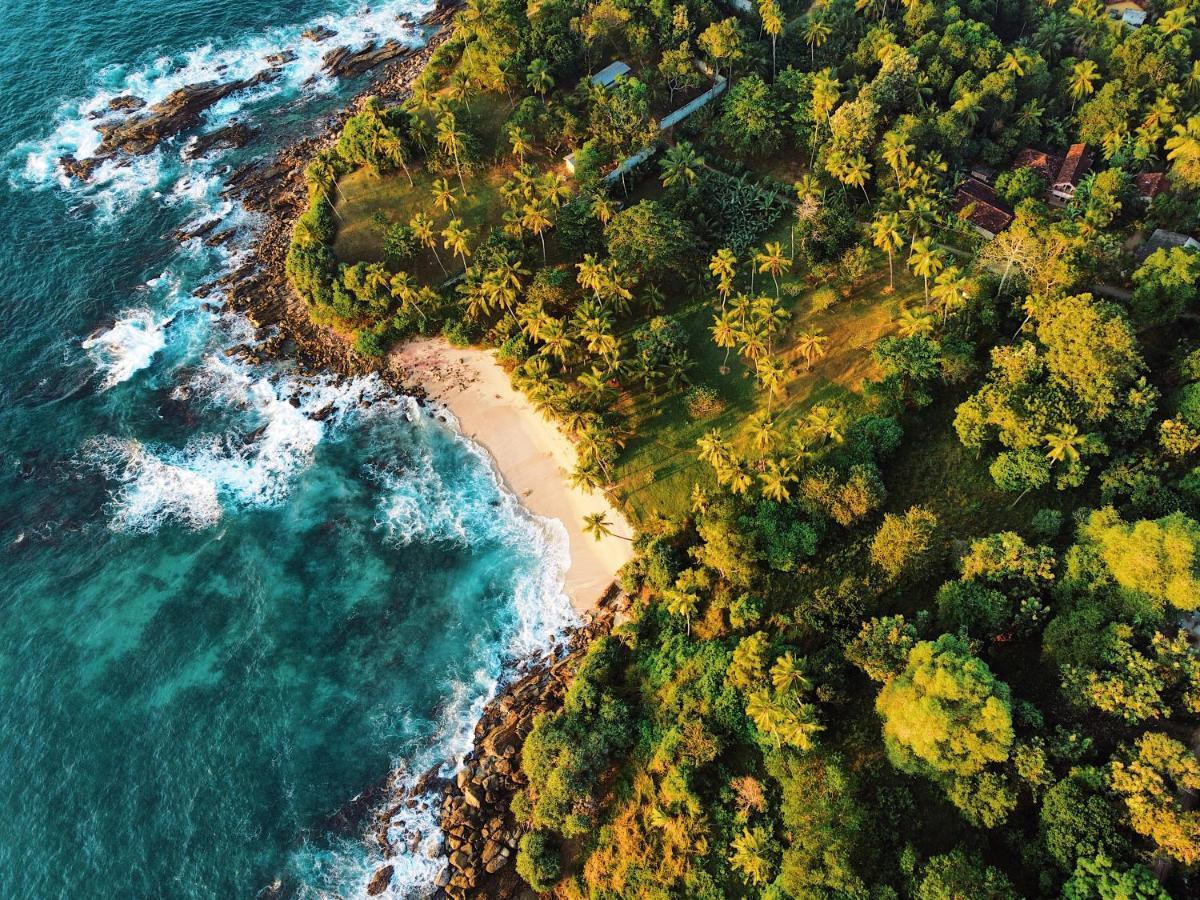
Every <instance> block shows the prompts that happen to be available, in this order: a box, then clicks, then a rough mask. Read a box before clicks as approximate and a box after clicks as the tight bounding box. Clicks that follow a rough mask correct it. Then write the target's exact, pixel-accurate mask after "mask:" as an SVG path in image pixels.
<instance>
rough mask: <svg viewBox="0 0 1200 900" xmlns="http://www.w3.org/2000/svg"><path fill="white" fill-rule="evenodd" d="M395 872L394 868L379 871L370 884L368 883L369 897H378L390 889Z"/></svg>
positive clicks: (388, 867) (384, 868) (386, 867)
mask: <svg viewBox="0 0 1200 900" xmlns="http://www.w3.org/2000/svg"><path fill="white" fill-rule="evenodd" d="M393 871H395V870H394V869H393V867H392V866H384V867H383V868H382V869H377V870H376V872H375V874H374V875H372V876H371V880H370V882H368V883H367V896H369V897H378V896H379V895H380V894H382V893H383V892H384V891H386V890H387V889H388V886H389V885H390V884H391V883H392V872H393Z"/></svg>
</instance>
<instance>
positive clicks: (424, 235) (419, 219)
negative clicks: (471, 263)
mask: <svg viewBox="0 0 1200 900" xmlns="http://www.w3.org/2000/svg"><path fill="white" fill-rule="evenodd" d="M408 227H409V228H411V229H412V233H413V237H414V238H416V239H417V241H418V243H420V244H421V245H422V246H423V247H425V248H426V249H428V250H432V251H433V258H434V259H436V260H437V264H438V267H439V268H440V269H441V270H442V274H443V275H445V274H447V273H446V266H445V265H444V264H443V263H442V257H441V255H440V254H439V253H438V252H437V232H435V231H434V226H433V219H431V218H430V217H429V216H427V215H425V213H423V212H416V213H414V214H413V217H412V218H411V219H409V220H408Z"/></svg>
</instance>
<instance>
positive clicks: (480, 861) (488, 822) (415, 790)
mask: <svg viewBox="0 0 1200 900" xmlns="http://www.w3.org/2000/svg"><path fill="white" fill-rule="evenodd" d="M628 607H629V601H628V598H627V597H626V596H625V595H624V594H622V593H621V592H620V591H619V590H618V589H617V587H616V585H613V587H611V588H610V589H609V591H608V593H607V594H605V596H604V598H603V599H602V600H601V601H600V603H599V605H598V606H597V608H596V611H595V613H594V614H593V616H592V618H591V620H590V621H589V622H587V623H585V624H584V625H581V626H580V627H579V628H577V629H575V630H574V631H572V632H571V633H570V634H569V635H567V636H566V637H565V638H564V641H563V643H562V644H560V645H559V646H558V647H557V648H556V649H555V650H554V651H553V652H551V653H548V654H546V655H545V656H543V657H541V658H539V659H536V660H523V661H519V662H518V663H517V664H515V665H514V667H513V672H514V675H513V677H511V678H510V680H509V681H507V682H506V683H505V684H504V685H503V686H502V687H501V689H500V691H499V692H498V693H497V694H496V696H495V697H493V698H492V699H491V700H490V701H489V702H488V704H487V706H486V707H485V708H484V711H483V714H482V715H481V716H480V718H479V721H478V722H477V723H476V725H475V734H474V740H473V745H472V749H471V752H470V753H468V754H467V756H466V757H465V758H464V760H463V762H462V767H461V768H460V769H459V770H458V772H457V773H456V774H455V775H454V777H453V778H450V779H447V778H444V777H443V776H442V775H441V771H442V770H443V769H444V767H445V765H446V764H447V763H452V761H449V760H448V761H447V763H443V764H442V765H439V766H435V767H434V768H433V769H431V770H430V771H429V772H426V773H425V775H423V776H422V777H421V778H419V779H418V780H417V781H416V782H415V783H414V784H413V785H412V786H411V787H410V788H409V789H407V790H406V791H404V792H403V793H401V794H400V795H399V796H398V797H394V798H393V799H392V800H391V801H390V802H388V803H387V804H386V805H384V806H382V807H380V808H379V809H378V810H377V812H376V813H375V815H374V817H373V821H372V822H371V824H370V825H369V826H368V827H367V829H366V831H367V832H368V833H370V834H373V835H374V837H375V840H376V842H377V843H378V845H379V848H380V850H381V851H382V852H383V854H384V856H385V858H387V859H391V858H394V857H395V856H396V854H398V853H411V852H418V850H417V848H416V845H415V842H414V843H412V844H408V845H406V844H405V843H404V841H403V840H401V841H400V842H399V844H397V842H395V841H393V840H392V837H391V823H392V820H393V819H395V818H396V816H397V815H398V814H399V813H400V812H401V811H402V810H403V809H405V808H406V807H407V808H410V809H411V808H415V807H417V806H418V805H419V804H422V803H429V802H430V798H431V797H438V798H440V810H439V824H440V827H441V832H442V842H443V843H442V845H441V850H442V853H443V854H444V855H445V856H446V858H447V866H446V868H444V869H443V870H442V872H441V874H440V876H439V878H438V881H437V885H436V891H435V893H434V894H433V896H434V897H435V898H449V900H466V898H488V900H508V898H515V897H521V896H533V893H532V892H531V891H530V889H529V888H528V886H527V885H526V884H525V882H524V881H523V880H522V879H521V877H520V876H519V875H518V874H517V872H516V867H515V865H514V864H513V863H514V860H515V858H516V853H517V843H518V841H519V840H520V839H521V836H522V834H523V833H524V830H523V828H522V826H521V825H520V824H519V823H518V822H517V821H516V819H515V817H514V816H513V814H512V811H511V809H510V805H511V804H512V799H513V796H514V795H515V794H516V793H517V791H519V790H521V788H522V787H524V785H525V776H524V774H523V773H522V771H521V758H520V757H521V747H522V746H523V745H524V742H525V738H526V736H527V735H528V734H529V732H530V730H531V729H532V728H533V721H534V719H535V718H536V717H537V716H538V715H539V714H541V713H543V712H553V711H555V710H557V709H558V708H559V707H561V706H562V701H563V696H564V695H565V694H566V690H567V688H568V687H569V686H570V683H571V679H572V678H573V676H574V674H575V671H576V670H577V669H578V666H579V663H580V661H581V660H582V659H583V655H584V653H585V652H586V650H587V647H588V645H589V644H590V643H591V642H592V641H593V640H594V639H595V638H597V637H600V636H601V635H604V634H607V633H608V632H610V631H611V630H612V629H613V627H614V625H615V624H616V623H617V622H618V621H619V619H620V617H621V616H622V615H623V614H624V613H625V612H626V611H627V610H628ZM402 837H403V836H402ZM393 871H394V869H393V866H392V864H390V863H389V864H385V865H383V866H381V867H379V868H378V869H376V870H375V872H374V874H373V876H372V877H371V879H370V881H369V883H368V885H367V893H368V895H370V896H376V895H379V894H382V893H383V892H384V891H386V890H387V889H388V887H389V886H390V884H391V880H392V875H393Z"/></svg>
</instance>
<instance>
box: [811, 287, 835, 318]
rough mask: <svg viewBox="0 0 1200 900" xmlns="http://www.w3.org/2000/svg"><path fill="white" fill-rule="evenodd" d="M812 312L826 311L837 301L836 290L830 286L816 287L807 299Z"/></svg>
mask: <svg viewBox="0 0 1200 900" xmlns="http://www.w3.org/2000/svg"><path fill="white" fill-rule="evenodd" d="M809 302H810V305H811V307H812V311H813V312H814V313H823V312H828V311H829V310H831V309H833V307H834V306H835V305H836V304H837V302H838V292H837V291H835V290H834V289H833V288H831V287H823V288H817V289H816V290H815V291H813V295H812V300H811V301H809Z"/></svg>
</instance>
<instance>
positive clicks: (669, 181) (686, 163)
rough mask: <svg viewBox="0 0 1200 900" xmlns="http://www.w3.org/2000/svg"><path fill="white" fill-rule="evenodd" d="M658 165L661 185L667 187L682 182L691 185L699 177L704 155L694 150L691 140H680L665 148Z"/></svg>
mask: <svg viewBox="0 0 1200 900" xmlns="http://www.w3.org/2000/svg"><path fill="white" fill-rule="evenodd" d="M659 167H660V168H661V169H662V176H661V179H662V186H663V187H665V188H669V187H672V186H673V185H676V184H684V183H686V184H688V185H692V184H695V183H696V179H697V178H699V177H700V170H701V169H703V168H704V157H702V156H701V155H700V154H699V153H697V152H696V148H695V147H693V146H692V144H691V141H680V142H679V143H678V144H675V145H673V146H671V147H669V148H667V152H666V153H664V154H663V158H662V160H661V161H660V162H659Z"/></svg>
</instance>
